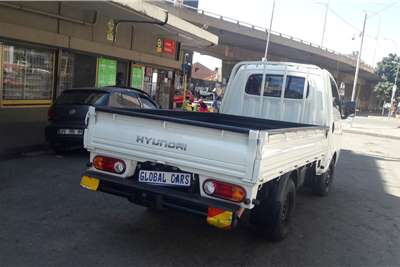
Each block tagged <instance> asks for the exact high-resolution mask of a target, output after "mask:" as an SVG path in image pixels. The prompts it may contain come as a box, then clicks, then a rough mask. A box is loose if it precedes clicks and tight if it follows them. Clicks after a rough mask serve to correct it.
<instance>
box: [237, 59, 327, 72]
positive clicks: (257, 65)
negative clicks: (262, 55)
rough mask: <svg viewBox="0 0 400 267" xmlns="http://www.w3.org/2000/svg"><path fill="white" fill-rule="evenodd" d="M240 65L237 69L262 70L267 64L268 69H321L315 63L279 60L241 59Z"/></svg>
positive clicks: (317, 70) (318, 70)
mask: <svg viewBox="0 0 400 267" xmlns="http://www.w3.org/2000/svg"><path fill="white" fill-rule="evenodd" d="M239 64H240V65H241V66H240V68H239V70H262V69H263V68H264V66H265V65H267V69H268V70H285V69H287V70H292V71H305V72H307V71H310V70H313V71H316V72H320V71H322V69H321V68H320V67H318V66H316V65H311V64H302V63H293V62H279V61H267V62H263V61H243V62H240V63H239Z"/></svg>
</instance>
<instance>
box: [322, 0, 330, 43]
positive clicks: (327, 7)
mask: <svg viewBox="0 0 400 267" xmlns="http://www.w3.org/2000/svg"><path fill="white" fill-rule="evenodd" d="M325 5H326V9H325V19H324V28H323V29H322V38H321V48H322V46H323V44H324V38H325V30H326V20H327V18H328V10H329V0H328V2H327V3H326V4H325Z"/></svg>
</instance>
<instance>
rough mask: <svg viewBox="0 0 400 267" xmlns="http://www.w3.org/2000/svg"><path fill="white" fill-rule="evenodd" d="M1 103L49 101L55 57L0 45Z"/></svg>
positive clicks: (47, 53) (30, 49)
mask: <svg viewBox="0 0 400 267" xmlns="http://www.w3.org/2000/svg"><path fill="white" fill-rule="evenodd" d="M1 64H2V68H1V69H2V71H3V80H2V81H1V82H2V84H3V87H2V88H3V92H2V93H3V94H2V95H3V99H2V100H3V102H4V103H5V104H7V102H8V103H11V104H12V103H15V104H18V101H20V102H21V101H23V102H25V103H28V102H29V101H31V102H32V103H33V102H34V101H35V100H48V101H51V98H52V88H53V71H54V53H53V52H52V51H48V50H42V49H37V48H29V47H24V46H19V45H3V54H2V62H1Z"/></svg>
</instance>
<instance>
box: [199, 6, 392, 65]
mask: <svg viewBox="0 0 400 267" xmlns="http://www.w3.org/2000/svg"><path fill="white" fill-rule="evenodd" d="M327 2H328V0H276V4H275V13H274V19H273V24H272V31H276V32H281V33H284V34H287V35H291V36H294V37H297V38H300V39H303V40H306V41H309V42H313V43H315V44H318V45H320V44H321V39H322V31H323V24H324V17H325V10H326V3H327ZM272 3H273V0H199V8H200V9H203V10H207V11H210V12H214V13H217V14H220V15H223V16H226V17H231V18H234V19H237V20H240V21H244V22H248V23H251V24H253V25H257V26H261V27H264V28H268V27H269V21H270V16H271V9H272ZM329 8H330V9H329V11H328V15H327V24H326V31H325V38H324V43H323V46H324V47H327V48H329V49H332V50H335V51H338V52H340V53H342V54H351V53H352V52H354V51H358V50H359V48H360V41H361V38H360V33H361V31H362V26H363V20H364V14H365V13H364V12H365V11H367V14H368V19H367V23H366V30H365V38H364V45H363V50H362V53H361V58H362V60H363V61H365V62H366V63H368V64H370V65H375V64H376V62H378V61H379V60H381V59H382V57H384V56H386V55H387V54H389V53H397V54H399V53H400V51H399V50H400V0H330V1H329ZM383 9H385V10H383ZM381 10H383V11H382V12H380V13H379V14H376V12H379V11H381ZM377 36H378V38H376V37H377ZM196 61H198V62H200V63H202V64H204V65H205V66H207V67H209V68H211V69H214V68H215V67H221V61H220V60H218V59H215V58H212V57H209V56H204V55H200V54H198V53H196V54H195V55H194V62H196Z"/></svg>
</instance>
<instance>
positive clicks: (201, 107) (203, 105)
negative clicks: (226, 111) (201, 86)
mask: <svg viewBox="0 0 400 267" xmlns="http://www.w3.org/2000/svg"><path fill="white" fill-rule="evenodd" d="M198 111H199V112H208V106H207V104H206V103H204V101H203V99H202V98H200V99H199V109H198Z"/></svg>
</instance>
